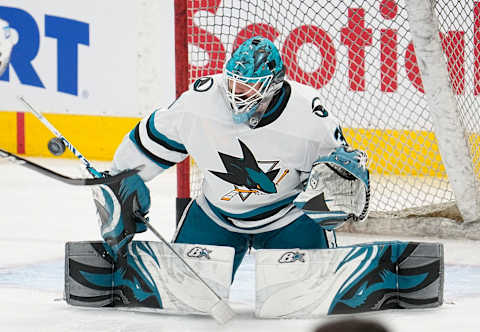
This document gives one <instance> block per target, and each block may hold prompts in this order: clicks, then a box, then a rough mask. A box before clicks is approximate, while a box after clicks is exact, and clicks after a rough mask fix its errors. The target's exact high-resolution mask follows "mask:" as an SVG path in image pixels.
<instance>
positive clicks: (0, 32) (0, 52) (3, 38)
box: [0, 19, 13, 75]
mask: <svg viewBox="0 0 480 332" xmlns="http://www.w3.org/2000/svg"><path fill="white" fill-rule="evenodd" d="M12 47H13V38H12V34H11V31H10V27H9V25H8V23H7V22H5V21H4V20H2V19H0V75H2V74H3V72H4V71H5V69H7V67H8V63H9V61H10V54H11V53H12Z"/></svg>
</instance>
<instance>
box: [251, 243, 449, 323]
mask: <svg viewBox="0 0 480 332" xmlns="http://www.w3.org/2000/svg"><path fill="white" fill-rule="evenodd" d="M443 282H444V272H443V246H442V244H439V243H416V242H398V241H394V242H378V243H367V244H359V245H354V246H348V247H339V248H336V249H314V250H292V249H283V250H259V251H257V253H256V303H255V314H256V316H257V317H261V318H314V317H319V316H324V315H332V314H352V313H360V312H367V311H377V310H384V309H407V308H426V307H436V306H439V305H441V304H442V301H443Z"/></svg>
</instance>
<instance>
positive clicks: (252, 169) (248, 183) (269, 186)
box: [210, 140, 288, 201]
mask: <svg viewBox="0 0 480 332" xmlns="http://www.w3.org/2000/svg"><path fill="white" fill-rule="evenodd" d="M238 142H239V143H240V147H241V148H242V153H243V157H242V158H238V157H234V156H229V155H227V154H224V153H221V152H219V153H218V154H219V156H220V159H221V160H222V162H223V165H224V166H225V169H226V170H227V172H226V173H221V172H217V171H210V173H212V174H213V175H215V176H218V177H219V178H220V179H222V180H224V181H227V182H228V183H231V184H233V185H234V189H233V190H232V191H230V192H229V193H227V194H225V195H224V196H223V197H222V200H226V201H229V200H230V199H232V197H234V196H237V195H238V196H239V197H240V198H241V199H242V201H245V200H246V199H247V198H248V197H249V196H250V195H251V194H261V193H263V194H274V193H276V192H277V187H276V185H277V184H278V183H279V182H280V181H281V180H282V179H283V178H284V177H285V175H287V173H288V170H285V171H284V172H283V174H282V176H281V177H280V178H279V179H278V180H277V182H273V180H274V179H275V178H276V176H277V175H278V172H280V169H278V168H277V169H274V168H275V166H277V164H278V163H279V161H257V160H256V159H255V156H254V155H253V153H252V151H250V149H249V148H248V147H247V146H246V145H245V143H243V142H242V141H240V140H238ZM265 165H267V167H268V166H269V167H268V169H267V170H263V169H262V168H261V167H260V166H263V167H265Z"/></svg>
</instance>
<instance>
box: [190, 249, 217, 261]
mask: <svg viewBox="0 0 480 332" xmlns="http://www.w3.org/2000/svg"><path fill="white" fill-rule="evenodd" d="M211 252H212V251H211V250H208V249H207V248H200V247H193V248H192V249H190V251H189V252H188V253H187V256H188V257H194V258H202V257H205V258H206V259H210V253H211Z"/></svg>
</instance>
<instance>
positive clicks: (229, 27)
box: [186, 0, 480, 231]
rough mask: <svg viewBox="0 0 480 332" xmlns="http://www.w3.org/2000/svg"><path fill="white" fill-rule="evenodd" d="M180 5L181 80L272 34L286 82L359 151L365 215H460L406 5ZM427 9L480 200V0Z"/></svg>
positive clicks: (248, 0) (307, 1)
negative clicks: (184, 68) (184, 60)
mask: <svg viewBox="0 0 480 332" xmlns="http://www.w3.org/2000/svg"><path fill="white" fill-rule="evenodd" d="M186 6H187V33H188V62H189V65H188V81H189V83H192V82H193V81H194V80H195V79H197V78H199V77H201V76H205V75H211V74H216V73H220V72H221V71H222V68H223V65H224V63H225V62H226V60H228V57H229V54H230V53H231V52H232V50H233V49H234V48H235V47H236V46H237V45H239V44H240V43H241V42H242V41H244V40H246V39H248V38H249V37H252V36H254V35H262V36H264V37H267V38H269V39H271V40H272V41H273V42H274V43H275V45H276V46H277V47H278V49H279V50H280V52H281V54H282V58H283V60H284V63H285V65H286V67H287V78H288V79H290V80H295V81H297V82H300V83H302V84H306V85H309V86H312V87H314V88H316V89H317V90H318V94H319V96H320V99H321V101H322V104H323V106H324V107H325V109H327V110H328V111H329V112H331V113H332V114H334V115H335V116H336V117H337V118H338V119H339V120H340V122H341V124H342V127H343V128H344V134H345V136H346V138H347V141H348V142H349V143H350V145H352V146H353V147H355V148H360V149H363V150H365V151H367V153H368V155H369V168H370V170H371V187H372V188H371V192H372V197H371V213H370V219H371V218H372V217H373V218H384V219H388V220H393V221H395V220H398V219H406V218H411V217H413V216H414V217H417V218H428V217H437V218H448V219H450V220H454V221H455V222H457V223H459V222H461V221H462V219H463V218H462V215H461V214H460V213H459V210H458V208H457V204H456V203H457V202H456V201H455V194H454V191H453V190H452V187H451V184H450V182H449V179H448V177H447V173H446V170H445V167H444V164H443V163H442V156H441V154H440V152H439V149H438V144H437V137H436V134H435V133H434V132H435V131H434V128H433V123H432V118H431V115H430V110H429V105H428V103H427V100H426V98H425V93H424V92H425V91H424V86H423V83H422V76H421V75H420V69H419V65H418V61H417V56H416V53H415V49H414V46H413V42H412V35H411V32H410V24H409V15H408V13H407V8H406V6H407V4H406V2H405V1H403V0H353V1H347V0H341V1H326V0H324V1H317V0H302V1H282V0H241V1H237V0H223V1H222V0H187V4H186ZM433 8H434V10H433V11H434V13H435V16H436V19H437V20H438V30H439V35H440V38H441V46H442V48H443V56H444V60H445V61H444V62H445V64H446V66H447V67H448V77H449V80H450V82H449V84H450V86H451V90H452V95H453V98H454V99H455V102H456V106H457V109H456V110H455V112H456V114H457V117H458V120H459V123H460V124H461V126H462V130H463V134H464V137H465V141H466V145H467V146H468V150H469V151H468V154H469V155H468V156H467V158H469V162H470V165H471V167H472V169H473V170H474V176H472V177H471V178H470V179H469V181H471V182H473V183H474V186H475V188H476V194H475V195H476V196H475V197H471V199H472V200H475V201H479V196H478V192H479V190H478V188H479V182H478V181H479V179H478V173H479V171H480V169H479V167H480V164H479V151H480V150H479V145H480V141H479V137H478V133H479V131H480V128H479V126H480V119H479V117H480V114H479V113H478V111H477V110H478V106H479V105H478V100H477V95H478V94H479V93H480V45H479V43H480V3H479V2H474V1H460V2H459V1H456V0H439V1H435V2H434V3H433ZM298 130H301V128H298ZM189 176H190V186H189V190H190V196H192V197H195V196H196V195H197V194H198V192H199V191H200V187H201V179H202V177H201V174H199V172H198V170H197V169H196V167H195V165H194V163H191V167H190V172H189ZM377 225H378V224H377ZM397 225H398V224H397ZM375 227H378V226H375ZM408 227H411V226H408ZM369 231H370V230H369Z"/></svg>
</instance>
